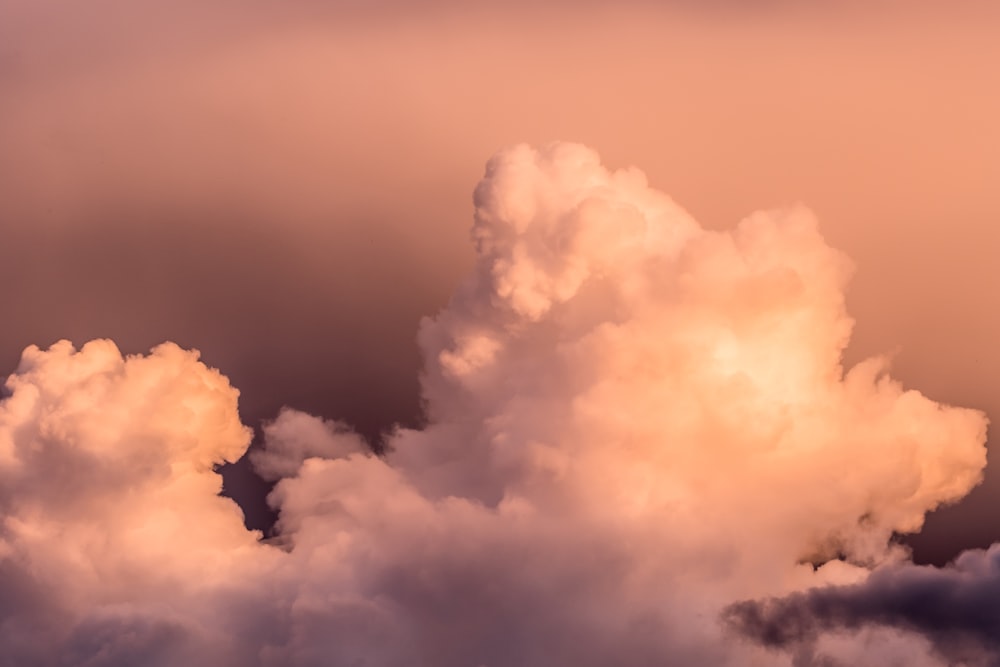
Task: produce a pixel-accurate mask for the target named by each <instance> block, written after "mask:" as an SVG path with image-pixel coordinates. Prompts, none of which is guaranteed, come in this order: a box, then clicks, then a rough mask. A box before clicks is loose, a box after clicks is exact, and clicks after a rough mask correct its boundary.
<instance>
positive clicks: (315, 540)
mask: <svg viewBox="0 0 1000 667" xmlns="http://www.w3.org/2000/svg"><path fill="white" fill-rule="evenodd" d="M475 206H476V213H475V223H474V226H473V232H472V236H473V242H474V245H475V249H476V263H475V266H474V268H473V270H472V271H471V273H470V275H469V276H468V277H467V279H466V280H465V281H464V282H463V283H462V284H461V285H459V287H458V289H457V290H456V292H455V294H454V296H453V297H452V299H451V301H450V303H449V304H448V306H447V307H446V308H445V309H444V310H443V311H442V312H441V313H439V314H438V315H437V316H436V317H434V318H431V319H426V320H425V321H424V322H423V323H422V324H421V327H420V331H419V344H420V348H421V352H422V354H423V358H424V370H423V374H422V376H421V384H422V394H423V400H424V404H425V419H426V425H425V426H424V427H423V428H420V429H411V428H397V429H396V430H395V431H394V432H392V433H390V434H389V435H388V436H387V437H386V440H385V445H386V446H385V454H384V456H381V457H379V456H374V455H372V454H370V453H368V452H367V450H366V448H365V447H364V446H363V443H362V441H361V439H360V437H359V436H357V435H355V434H353V433H351V432H350V431H349V430H348V429H347V428H346V427H345V426H344V425H343V424H340V423H337V422H330V421H324V420H322V419H320V418H318V417H313V416H310V415H308V414H305V413H302V412H298V411H295V410H291V409H288V410H285V411H283V412H282V413H281V414H279V416H278V417H277V419H276V420H275V421H273V422H272V423H270V424H269V425H268V426H266V427H265V429H264V448H263V450H262V451H261V452H259V453H257V454H255V455H254V462H255V464H256V465H257V467H258V469H259V470H260V472H261V473H262V474H263V475H265V476H266V477H268V478H269V479H272V480H275V481H276V485H275V487H274V491H273V492H272V494H271V496H270V497H269V502H270V503H271V505H272V507H273V508H274V509H275V510H276V511H277V512H278V516H279V519H278V525H277V531H278V534H277V537H276V538H275V539H273V540H268V541H266V542H260V541H258V537H259V535H257V534H254V533H252V532H248V531H246V530H244V529H243V526H242V523H241V521H240V516H239V513H238V510H237V508H236V506H235V504H233V503H232V502H231V501H229V500H227V499H224V498H221V497H219V496H218V495H217V494H218V491H219V478H218V477H217V476H216V475H215V474H214V472H213V466H214V465H216V464H218V463H220V462H221V461H223V460H232V459H233V458H234V457H238V456H239V455H240V454H241V453H242V452H243V451H244V450H245V449H246V446H247V444H248V440H249V436H248V433H247V431H246V429H245V428H244V427H243V426H242V425H241V424H240V421H239V417H238V414H237V409H236V392H235V390H233V389H232V388H231V387H230V386H229V384H228V382H227V381H226V380H225V379H224V378H223V377H222V376H221V375H220V374H219V373H218V372H217V371H214V370H210V369H208V368H207V367H206V366H205V365H203V364H202V363H201V362H199V361H198V359H197V356H196V355H195V354H194V353H190V352H185V351H183V350H181V349H179V348H178V347H176V346H173V345H170V344H167V345H164V346H161V347H158V348H156V349H154V350H153V352H152V353H151V354H150V355H148V356H133V357H122V355H121V354H120V353H119V352H118V351H117V349H116V348H115V347H114V345H113V344H111V343H110V342H107V341H104V342H94V343H89V344H87V345H86V346H84V347H83V348H82V349H80V350H79V351H75V350H74V349H73V348H72V347H71V346H70V345H69V344H68V343H60V344H58V345H56V346H54V347H53V348H51V349H50V350H48V351H41V350H39V349H37V348H29V349H28V350H27V351H26V352H25V355H24V357H23V360H22V363H21V366H20V367H19V368H18V370H17V371H16V372H15V373H14V374H13V375H11V377H10V378H9V379H8V390H9V392H10V395H9V397H7V398H6V399H4V401H3V403H2V404H0V488H2V489H3V494H4V495H3V496H2V501H0V502H2V504H0V510H2V512H3V516H4V523H3V529H2V532H0V540H2V541H0V554H2V556H0V558H2V560H0V572H2V573H4V574H3V576H4V582H3V587H4V588H5V590H6V589H7V587H8V586H9V587H10V589H11V590H13V591H15V592H16V601H15V602H11V603H9V604H7V605H5V606H4V607H3V608H2V612H3V616H2V618H0V633H4V639H6V640H9V641H7V642H5V645H8V646H12V647H14V648H13V649H12V650H11V652H10V653H9V654H7V655H5V656H3V657H2V658H0V660H5V661H7V664H32V663H33V662H34V663H36V664H52V663H53V662H58V661H59V660H63V661H64V662H70V663H73V664H87V661H88V660H89V661H91V662H92V664H130V663H135V662H143V664H176V663H177V662H181V661H187V662H194V663H195V664H198V663H205V662H210V663H211V664H218V665H241V666H242V665H261V666H270V665H303V666H304V665H329V664H337V665H340V664H352V665H373V666H393V665H435V666H436V667H459V666H468V665H473V666H474V665H490V666H491V667H500V666H503V665H543V664H545V665H548V664H560V665H561V664H574V665H580V666H588V665H594V666H595V667H596V666H597V665H607V664H612V663H615V664H633V665H635V664H664V663H670V664H691V665H698V664H705V665H772V664H788V663H787V660H786V659H785V658H782V657H779V658H777V663H776V662H775V660H776V658H775V655H774V654H771V653H769V652H767V651H766V650H765V649H763V648H760V647H756V646H753V645H752V644H749V643H745V642H739V641H732V640H731V639H730V638H729V636H728V635H727V634H726V633H725V631H724V628H722V627H720V625H719V623H718V614H719V612H720V611H721V610H722V609H724V608H726V606H727V605H729V604H731V603H732V602H733V601H736V600H741V599H747V598H755V597H761V596H780V595H784V594H788V593H792V592H795V591H800V590H804V589H809V588H811V587H815V586H820V585H824V584H831V583H840V584H844V583H851V582H856V581H860V580H863V579H865V577H867V576H868V572H869V568H870V567H872V566H877V565H880V564H885V563H892V562H895V561H897V560H898V559H899V558H900V557H901V552H900V550H899V549H898V548H896V547H894V546H893V545H892V542H891V539H890V538H891V537H892V535H893V534H894V533H897V532H908V531H915V530H918V529H919V527H920V525H921V523H922V521H923V517H924V514H925V513H926V512H927V511H929V510H930V509H933V508H934V507H936V506H938V505H939V504H941V503H945V502H951V501H954V500H956V499H958V498H960V497H961V496H962V495H963V494H965V493H966V492H967V491H968V490H969V489H970V488H971V487H972V486H973V485H975V484H976V483H977V481H978V480H979V478H980V474H981V470H982V468H983V466H984V465H985V450H984V447H983V442H984V440H985V428H986V420H985V418H984V416H983V415H982V414H981V413H979V412H976V411H972V410H965V409H960V408H953V407H948V406H944V405H941V404H939V403H936V402H934V401H931V400H929V399H927V398H926V397H924V396H922V395H921V394H919V393H917V392H915V391H912V390H904V389H903V388H902V387H901V386H900V385H899V383H897V382H895V381H893V380H891V379H890V378H889V377H888V375H887V372H886V368H885V361H884V360H881V359H872V360H868V361H865V362H863V363H861V364H858V365H857V366H854V367H853V368H850V369H845V368H843V366H842V365H841V355H842V353H843V350H844V347H845V346H846V345H847V342H848V339H849V335H850V331H851V327H852V320H851V319H850V318H849V316H848V315H847V313H846V310H845V307H844V289H845V286H846V283H847V280H848V277H849V274H850V270H851V269H850V264H849V262H848V261H847V260H846V259H845V257H844V256H843V255H842V254H841V253H839V252H837V251H835V250H833V249H832V248H830V247H829V246H828V245H827V244H826V243H825V242H824V240H823V239H822V237H821V236H820V234H819V232H818V231H817V225H816V222H815V220H814V219H813V217H812V215H811V214H809V213H808V212H807V211H805V210H803V209H791V210H786V211H773V212H761V213H756V214H754V215H752V216H750V217H749V218H747V219H746V220H744V221H742V222H741V223H740V224H739V225H738V226H737V227H736V228H735V229H734V230H732V231H726V232H716V231H707V230H705V229H703V228H702V227H701V226H700V225H699V224H698V223H697V222H696V221H695V220H694V219H693V218H692V217H691V216H690V215H688V214H687V213H686V212H685V211H684V210H682V209H681V208H680V207H679V206H678V205H677V204H676V203H674V202H673V201H672V200H671V199H670V198H669V197H667V196H666V195H664V194H663V193H660V192H658V191H656V190H654V189H652V188H650V187H649V186H648V184H647V182H646V179H645V176H644V175H643V174H642V173H641V172H640V171H639V170H637V169H634V168H629V169H622V170H617V171H611V170H609V169H607V168H605V167H604V166H603V165H602V164H601V162H600V159H599V158H598V156H597V154H596V153H594V152H593V151H591V150H590V149H587V148H585V147H583V146H580V145H575V144H552V145H548V146H545V147H543V148H540V149H535V148H531V147H529V146H525V145H521V146H516V147H513V148H511V149H508V150H505V151H502V152H501V153H499V154H498V155H496V156H495V157H494V158H493V159H492V160H491V161H490V162H489V164H488V165H487V168H486V174H485V176H484V178H483V180H482V181H481V182H480V184H479V186H478V187H477V188H476V191H475ZM25 628H31V631H32V634H31V635H30V636H29V637H28V638H27V639H24V638H21V639H18V637H24V635H23V634H22V633H23V632H24V629H25ZM852 646H854V645H852ZM849 648H850V647H847V648H844V649H843V650H844V651H847V650H848V649H849ZM789 659H790V658H789Z"/></svg>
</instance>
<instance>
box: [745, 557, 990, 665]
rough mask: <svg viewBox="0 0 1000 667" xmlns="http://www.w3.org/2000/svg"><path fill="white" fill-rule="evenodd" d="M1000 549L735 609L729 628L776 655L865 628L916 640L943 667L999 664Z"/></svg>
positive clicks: (898, 567) (895, 568)
mask: <svg viewBox="0 0 1000 667" xmlns="http://www.w3.org/2000/svg"><path fill="white" fill-rule="evenodd" d="M998 597H1000V546H997V545H994V546H992V547H990V549H989V550H986V551H984V550H973V551H967V552H965V553H963V554H962V555H961V556H960V557H959V558H958V559H957V560H956V561H955V562H954V563H953V564H951V565H949V566H947V567H945V568H935V567H929V566H923V567H921V566H915V565H912V564H894V565H890V566H887V567H884V568H880V569H878V570H876V571H875V572H874V573H872V575H871V576H870V577H868V578H867V579H866V580H865V581H863V582H861V583H858V584H855V585H852V586H835V587H823V588H817V589H812V590H808V591H804V592H800V593H795V594H793V595H790V596H787V597H784V598H771V599H765V600H760V601H745V602H740V603H737V604H735V605H733V606H731V607H729V609H728V610H727V612H726V616H727V619H728V621H729V623H730V624H731V626H732V627H733V628H734V629H736V630H737V631H739V632H741V633H742V634H744V635H746V636H748V637H750V638H752V639H754V640H756V641H758V642H760V643H762V644H764V645H767V646H771V647H774V648H782V649H788V650H798V651H802V650H809V647H810V646H811V645H815V644H816V642H818V641H820V640H821V639H822V638H823V636H824V634H827V635H828V634H830V633H837V632H843V631H845V630H854V631H857V630H858V629H867V628H871V627H882V628H892V629H895V630H897V631H905V632H909V633H916V634H918V635H920V636H922V637H924V638H926V640H927V641H928V642H929V643H930V645H931V646H932V647H933V648H934V649H935V650H936V652H937V653H938V654H939V655H940V656H941V657H942V658H943V659H945V660H947V661H948V664H970V665H978V664H985V665H993V664H996V663H997V661H1000V639H998V638H1000V606H998V605H997V602H996V600H997V599H998Z"/></svg>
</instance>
